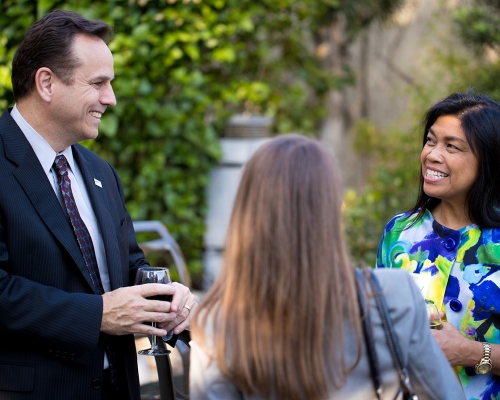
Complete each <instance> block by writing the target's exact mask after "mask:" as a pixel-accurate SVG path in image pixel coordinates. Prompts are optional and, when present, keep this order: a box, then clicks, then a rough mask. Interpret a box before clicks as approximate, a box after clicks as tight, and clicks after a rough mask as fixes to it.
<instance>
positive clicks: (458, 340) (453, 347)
mask: <svg viewBox="0 0 500 400" xmlns="http://www.w3.org/2000/svg"><path fill="white" fill-rule="evenodd" d="M432 333H433V335H434V338H435V339H436V341H437V342H438V344H439V347H441V350H443V353H444V355H445V356H446V358H447V359H448V361H449V362H450V364H451V365H452V366H453V367H455V366H457V365H462V366H464V367H473V366H474V365H476V364H477V363H478V362H479V360H480V359H481V357H482V356H483V346H482V344H481V343H479V342H476V341H474V340H471V339H467V338H466V337H465V336H463V335H462V334H461V333H460V332H459V331H458V330H457V329H456V328H455V327H454V326H453V325H452V324H450V323H449V322H443V329H441V330H436V329H432Z"/></svg>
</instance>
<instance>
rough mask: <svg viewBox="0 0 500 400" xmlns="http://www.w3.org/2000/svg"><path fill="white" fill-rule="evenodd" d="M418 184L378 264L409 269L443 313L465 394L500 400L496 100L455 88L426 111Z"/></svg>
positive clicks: (444, 339) (499, 122)
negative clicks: (414, 198) (410, 205)
mask: <svg viewBox="0 0 500 400" xmlns="http://www.w3.org/2000/svg"><path fill="white" fill-rule="evenodd" d="M420 158H421V171H422V173H421V177H420V192H419V196H418V199H417V202H416V204H415V206H414V207H413V209H412V210H410V211H409V212H406V213H404V214H401V215H397V216H396V217H394V218H393V219H392V220H391V221H390V222H389V223H388V224H387V225H386V227H385V230H384V235H383V237H382V240H381V242H380V245H379V249H378V257H377V267H379V268H384V267H385V268H404V269H406V270H408V271H409V272H411V273H413V274H414V275H413V276H414V278H415V281H416V283H417V285H418V286H419V287H420V289H421V291H422V294H423V295H424V297H425V298H426V299H430V300H433V301H434V302H435V303H436V304H437V305H438V307H440V309H441V310H442V311H444V313H445V320H446V321H447V322H444V323H443V329H442V330H435V331H433V334H434V337H435V338H436V340H437V342H438V343H439V345H440V346H441V348H442V350H443V351H444V353H445V355H446V357H447V358H448V360H449V362H450V363H451V365H452V366H454V367H456V371H457V373H458V376H459V378H460V381H461V383H462V386H463V388H464V391H465V394H466V397H467V398H468V399H471V400H472V399H481V400H483V399H488V400H491V399H499V400H500V212H499V211H500V104H498V103H496V102H494V101H492V100H491V99H489V98H488V97H486V96H480V95H476V94H474V93H472V92H469V93H467V94H460V93H455V94H452V95H450V96H449V97H447V98H446V99H444V100H442V101H440V102H438V103H437V104H435V105H434V106H432V107H431V108H430V109H429V110H428V111H427V114H426V118H425V131H424V141H423V149H422V153H421V157H420Z"/></svg>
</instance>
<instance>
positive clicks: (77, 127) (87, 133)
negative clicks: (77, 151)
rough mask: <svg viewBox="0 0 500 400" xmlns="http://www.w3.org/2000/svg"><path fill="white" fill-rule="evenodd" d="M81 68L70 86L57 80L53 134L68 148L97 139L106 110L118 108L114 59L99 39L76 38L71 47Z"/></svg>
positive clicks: (52, 108) (53, 99) (53, 104)
mask: <svg viewBox="0 0 500 400" xmlns="http://www.w3.org/2000/svg"><path fill="white" fill-rule="evenodd" d="M72 49H73V54H74V56H75V57H76V58H77V59H78V60H79V61H80V65H79V66H78V67H76V68H75V69H74V70H73V79H72V82H71V84H69V85H66V84H64V83H63V82H62V81H61V80H60V79H58V78H57V76H54V85H55V89H54V96H53V98H52V102H53V103H52V106H51V118H52V125H53V127H54V130H55V131H57V134H58V136H59V139H60V140H61V142H63V143H64V144H65V145H67V146H66V147H68V146H70V145H72V144H74V143H77V142H79V141H82V140H86V139H95V138H96V137H97V134H98V127H99V124H100V123H101V116H102V114H103V113H104V111H105V110H106V107H107V106H114V105H115V104H116V99H115V95H114V92H113V88H112V87H111V80H112V79H113V78H114V72H113V56H112V54H111V52H110V50H109V48H108V46H107V45H106V44H105V43H104V42H103V41H102V40H101V39H99V38H95V37H90V36H85V35H76V36H75V38H74V41H73V45H72Z"/></svg>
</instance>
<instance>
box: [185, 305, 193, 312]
mask: <svg viewBox="0 0 500 400" xmlns="http://www.w3.org/2000/svg"><path fill="white" fill-rule="evenodd" d="M183 308H187V309H188V311H189V312H191V307H189V306H188V305H186V304H184V307H183Z"/></svg>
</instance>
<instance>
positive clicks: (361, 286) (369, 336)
mask: <svg viewBox="0 0 500 400" xmlns="http://www.w3.org/2000/svg"><path fill="white" fill-rule="evenodd" d="M356 274H357V276H358V303H359V309H360V311H361V318H362V321H363V333H364V337H365V343H366V349H367V353H368V363H369V365H370V375H371V377H372V382H373V385H374V386H375V394H376V396H377V400H380V399H381V398H382V380H381V378H380V365H379V362H378V358H377V353H376V351H375V339H374V338H373V332H372V327H371V321H370V313H369V312H368V308H367V307H366V297H365V294H366V284H365V277H364V276H363V271H362V270H359V269H357V270H356Z"/></svg>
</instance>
